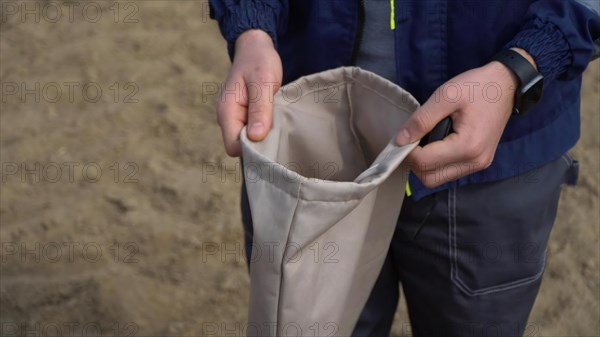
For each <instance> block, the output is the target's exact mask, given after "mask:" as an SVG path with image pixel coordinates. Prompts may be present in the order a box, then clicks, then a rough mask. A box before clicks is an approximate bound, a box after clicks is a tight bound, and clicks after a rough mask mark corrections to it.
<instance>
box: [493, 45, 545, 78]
mask: <svg viewBox="0 0 600 337" xmlns="http://www.w3.org/2000/svg"><path fill="white" fill-rule="evenodd" d="M492 60H494V61H498V62H500V63H502V64H504V65H505V66H506V67H508V69H510V70H511V71H512V72H513V73H514V74H515V76H517V78H518V79H519V87H521V86H523V85H525V84H527V83H529V82H531V81H533V80H534V79H535V78H536V77H537V76H539V73H538V71H537V70H536V69H535V67H534V66H533V65H532V64H531V63H529V61H528V60H527V59H526V58H525V57H523V56H522V55H521V54H519V53H518V52H516V51H514V50H512V49H504V50H502V51H500V52H499V53H498V54H496V55H495V56H494V58H493V59H492Z"/></svg>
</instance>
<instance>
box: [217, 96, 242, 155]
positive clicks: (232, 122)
mask: <svg viewBox="0 0 600 337" xmlns="http://www.w3.org/2000/svg"><path fill="white" fill-rule="evenodd" d="M240 103H241V102H236V101H235V100H227V99H225V100H221V101H220V102H219V103H218V105H217V118H218V122H219V125H220V126H221V134H222V136H223V144H224V145H225V152H227V154H228V155H229V156H231V157H239V156H240V155H241V154H242V146H241V142H240V133H241V132H242V128H243V127H244V125H245V124H246V123H245V122H246V117H245V116H246V110H247V108H246V107H245V106H244V105H242V104H240Z"/></svg>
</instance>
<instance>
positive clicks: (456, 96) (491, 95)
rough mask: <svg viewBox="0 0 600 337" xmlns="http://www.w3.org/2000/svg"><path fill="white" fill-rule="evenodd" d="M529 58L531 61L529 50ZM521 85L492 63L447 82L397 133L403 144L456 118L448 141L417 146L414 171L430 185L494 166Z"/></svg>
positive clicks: (410, 159)
mask: <svg viewBox="0 0 600 337" xmlns="http://www.w3.org/2000/svg"><path fill="white" fill-rule="evenodd" d="M518 51H519V52H520V53H521V54H522V55H523V53H526V52H524V51H521V50H518ZM524 56H525V55H524ZM526 58H528V59H530V61H532V58H531V56H529V55H528V54H527V55H526ZM532 63H533V64H534V65H535V63H534V62H533V61H532ZM517 85H518V79H517V77H516V76H515V75H514V74H513V73H512V72H511V71H510V70H509V69H508V68H507V67H505V66H504V65H503V64H501V63H500V62H497V61H493V62H490V63H488V64H487V65H485V66H483V67H480V68H476V69H472V70H469V71H467V72H464V73H462V74H460V75H458V76H456V77H454V78H453V79H451V80H450V81H448V82H446V83H445V84H444V85H442V86H441V87H440V88H438V89H437V90H436V92H435V93H434V94H433V95H432V96H431V97H430V98H429V100H427V102H425V104H423V105H422V106H421V107H420V108H419V109H417V110H416V111H415V112H414V113H413V115H412V116H411V117H410V118H409V119H408V120H407V121H406V123H405V124H404V126H403V128H402V129H401V130H400V132H399V133H398V135H397V137H396V141H397V142H398V144H399V145H406V144H408V143H411V142H414V141H416V140H418V139H420V138H422V137H424V136H425V135H426V134H427V133H428V132H430V131H431V130H432V129H433V128H434V127H435V125H436V124H437V123H439V122H440V121H441V120H442V119H444V118H445V117H446V116H450V117H451V118H452V128H453V129H454V132H453V133H451V134H450V135H448V136H447V137H446V138H444V139H443V140H441V141H436V142H433V143H430V144H427V145H426V146H424V147H421V146H418V147H417V148H415V150H414V151H413V152H412V153H411V154H410V155H409V156H408V157H407V160H406V161H407V162H408V163H409V165H410V167H411V169H412V171H413V172H414V173H415V174H416V175H417V176H418V177H419V178H420V179H421V182H423V184H424V185H425V186H426V187H429V188H432V187H436V186H439V185H442V184H444V183H446V182H449V181H452V180H456V179H458V178H461V177H464V176H466V175H469V174H472V173H474V172H477V171H480V170H483V169H485V168H487V167H489V166H490V164H491V163H492V160H493V159H494V153H495V152H496V148H497V147H498V142H499V141H500V136H501V135H502V132H503V131H504V127H505V126H506V123H508V119H509V117H510V116H511V113H512V108H513V105H514V97H515V90H516V87H517Z"/></svg>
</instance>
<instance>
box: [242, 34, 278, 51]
mask: <svg viewBox="0 0 600 337" xmlns="http://www.w3.org/2000/svg"><path fill="white" fill-rule="evenodd" d="M246 46H265V47H271V48H274V47H275V45H274V44H273V39H271V36H270V35H269V34H267V33H266V32H265V31H263V30H260V29H249V30H247V31H245V32H243V33H242V34H240V36H238V38H237V39H236V40H235V49H238V50H239V49H240V48H244V47H246Z"/></svg>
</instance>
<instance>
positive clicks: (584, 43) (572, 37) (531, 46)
mask: <svg viewBox="0 0 600 337" xmlns="http://www.w3.org/2000/svg"><path fill="white" fill-rule="evenodd" d="M599 7H600V2H599V1H598V0H587V1H586V0H539V1H536V2H534V3H533V4H531V6H530V7H529V10H528V12H527V14H526V16H525V22H526V23H525V25H524V26H523V28H522V30H521V31H520V32H519V33H518V34H517V35H516V36H515V37H514V38H513V39H512V40H511V41H510V42H509V43H508V44H507V46H506V47H507V48H510V47H519V48H522V49H524V50H526V51H527V52H528V53H529V54H531V56H533V58H534V59H535V61H536V63H537V64H538V68H539V71H540V73H541V74H542V75H544V77H545V78H546V79H553V78H559V79H571V78H574V77H576V76H579V75H580V74H581V73H582V72H583V71H584V70H585V68H586V67H587V65H588V63H589V62H590V61H591V60H592V59H594V58H596V57H598V55H599V53H600V49H599V48H600V14H599V12H600V8H599Z"/></svg>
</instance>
